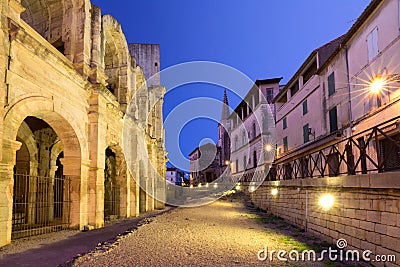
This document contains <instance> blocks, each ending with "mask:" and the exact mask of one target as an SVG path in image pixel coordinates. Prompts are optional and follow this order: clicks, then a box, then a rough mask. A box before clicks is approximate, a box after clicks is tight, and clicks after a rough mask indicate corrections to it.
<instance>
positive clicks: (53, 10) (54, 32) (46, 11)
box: [21, 0, 65, 54]
mask: <svg viewBox="0 0 400 267" xmlns="http://www.w3.org/2000/svg"><path fill="white" fill-rule="evenodd" d="M21 4H22V6H23V7H24V8H25V11H24V12H23V13H22V14H21V18H22V19H23V20H24V21H25V22H26V23H27V24H29V25H30V26H31V27H32V28H33V29H35V30H36V31H37V32H38V33H39V34H40V35H41V36H42V37H43V38H45V39H46V40H47V41H48V42H49V43H51V44H52V45H53V46H54V47H55V48H56V49H57V50H59V51H60V52H61V53H63V54H64V50H65V40H64V39H65V38H64V36H63V30H64V27H63V24H64V23H63V22H64V14H63V11H64V1H61V0H60V1H51V3H49V2H48V0H21Z"/></svg>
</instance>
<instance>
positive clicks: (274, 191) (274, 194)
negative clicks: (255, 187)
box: [271, 188, 278, 196]
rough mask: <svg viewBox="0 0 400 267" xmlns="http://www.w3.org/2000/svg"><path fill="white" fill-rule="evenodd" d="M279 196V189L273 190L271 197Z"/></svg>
mask: <svg viewBox="0 0 400 267" xmlns="http://www.w3.org/2000/svg"><path fill="white" fill-rule="evenodd" d="M277 194H278V188H273V189H272V190H271V195H273V196H276V195H277Z"/></svg>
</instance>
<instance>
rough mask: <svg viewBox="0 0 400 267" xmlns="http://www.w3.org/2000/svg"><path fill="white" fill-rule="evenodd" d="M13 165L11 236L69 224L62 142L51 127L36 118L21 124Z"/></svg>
mask: <svg viewBox="0 0 400 267" xmlns="http://www.w3.org/2000/svg"><path fill="white" fill-rule="evenodd" d="M17 141H19V142H21V143H22V145H21V148H20V149H19V150H18V151H17V152H16V161H15V162H16V164H15V167H14V188H13V196H14V197H13V212H12V238H13V239H16V238H21V237H25V236H31V235H37V234H42V233H47V232H51V231H56V230H61V229H64V228H67V227H68V226H69V218H70V216H69V210H70V194H69V191H70V180H69V179H68V178H66V177H65V176H64V175H63V166H62V164H61V158H63V152H62V144H61V141H60V138H59V137H58V135H57V134H56V132H55V131H54V129H53V128H52V127H51V126H50V125H49V124H47V123H46V122H45V121H43V120H41V119H39V118H37V117H32V116H29V117H26V118H25V120H24V121H23V123H22V124H21V126H20V128H19V130H18V133H17Z"/></svg>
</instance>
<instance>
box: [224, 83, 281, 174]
mask: <svg viewBox="0 0 400 267" xmlns="http://www.w3.org/2000/svg"><path fill="white" fill-rule="evenodd" d="M281 80H282V78H272V79H265V80H257V81H256V82H255V84H254V86H253V87H252V88H251V89H250V90H249V92H248V93H247V95H246V96H245V97H244V99H243V101H242V102H240V104H239V105H238V106H237V107H236V108H235V111H234V112H233V113H232V114H231V115H230V116H229V120H230V124H229V126H230V128H229V133H230V138H231V141H230V144H231V148H230V151H231V152H230V153H231V155H230V158H231V164H230V166H231V173H232V175H233V176H234V177H235V178H236V180H242V181H252V180H262V179H263V177H264V176H265V175H267V174H268V170H269V167H270V166H271V163H272V160H273V158H274V152H275V146H274V144H273V143H274V142H273V141H274V139H275V133H274V132H271V131H270V128H271V125H274V123H275V122H274V118H273V117H274V116H275V106H274V105H273V104H272V99H273V98H274V97H275V96H276V95H277V94H278V93H279V91H280V88H281V87H280V85H279V82H280V81H281ZM268 109H270V111H271V113H272V116H271V113H270V112H269V110H268ZM268 114H269V115H268ZM265 171H266V172H265ZM239 177H240V178H239Z"/></svg>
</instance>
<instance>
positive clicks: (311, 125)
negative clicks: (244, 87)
mask: <svg viewBox="0 0 400 267" xmlns="http://www.w3.org/2000/svg"><path fill="white" fill-rule="evenodd" d="M399 42H400V1H399V0H372V1H370V3H369V4H368V6H367V7H366V9H365V10H364V11H363V13H362V14H361V16H360V17H359V18H358V19H357V20H356V22H355V23H354V24H353V26H352V27H351V28H350V29H349V31H348V32H347V33H346V34H345V35H344V36H342V37H340V38H338V39H336V40H334V41H332V42H330V43H329V44H328V46H330V45H332V44H335V43H336V44H335V45H334V49H332V50H331V49H328V53H327V54H326V55H327V56H326V57H325V56H322V54H321V52H322V50H324V49H326V48H327V46H326V45H325V46H323V47H321V48H319V49H316V50H315V51H314V52H313V53H312V54H311V55H310V57H309V58H308V59H307V60H306V61H305V62H304V64H303V65H302V66H301V67H300V69H299V70H298V71H297V73H296V74H295V75H294V76H293V77H292V79H291V80H290V82H289V83H288V84H287V86H285V88H284V89H283V90H282V92H281V93H280V94H278V96H277V97H275V99H274V101H276V102H277V127H276V128H277V135H278V138H277V140H278V153H277V159H276V160H275V175H273V176H270V178H271V180H273V181H266V182H265V183H264V184H263V186H261V187H260V188H259V189H257V191H255V192H254V193H253V194H252V200H253V202H254V203H255V205H256V206H257V207H260V208H262V209H264V210H268V211H269V212H271V213H273V214H274V215H277V216H279V217H282V218H284V219H286V220H288V221H290V222H291V223H293V224H295V225H297V226H299V227H302V228H303V229H304V230H305V231H308V232H311V233H312V234H314V235H315V236H317V237H319V238H322V239H324V240H326V241H328V242H330V243H332V244H334V243H336V241H337V240H338V239H340V238H344V239H345V240H346V241H347V247H346V249H349V250H355V251H366V250H370V251H371V259H372V260H371V261H370V263H371V264H372V265H373V266H385V265H391V266H399V263H398V261H395V260H392V261H391V262H387V263H382V262H379V261H374V259H375V257H379V256H380V255H395V256H396V259H397V258H398V255H400V249H399V248H400V243H399V242H398V239H399V238H400V234H399V231H398V230H399V229H400V228H399V227H400V224H399V220H398V219H399V216H400V209H399V203H400V202H399V199H400V193H399V192H400V185H399V170H400V157H399V155H400V154H399V152H400V138H399V137H400V127H399V110H400V106H399V99H400V90H399V88H400V65H399V63H398V62H399V60H400V43H399ZM321 49H322V50H321ZM314 59H316V68H314V69H313V71H312V72H311V77H310V78H309V79H308V81H307V82H305V83H304V76H307V77H309V76H310V75H308V73H309V72H308V71H307V70H308V69H309V68H308V66H310V64H311V63H312V62H313V60H314ZM306 74H307V75H306ZM296 85H298V88H296ZM293 91H294V92H295V93H294V94H293V93H292V92H293ZM307 125H308V127H306V126H307ZM307 132H308V137H307ZM285 139H286V140H285ZM315 178H318V179H315ZM272 190H274V194H272ZM327 194H328V196H329V197H330V198H331V199H332V200H333V201H332V202H331V206H330V207H329V208H326V207H324V205H325V204H326V203H324V202H323V201H322V200H323V197H324V196H326V195H327Z"/></svg>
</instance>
